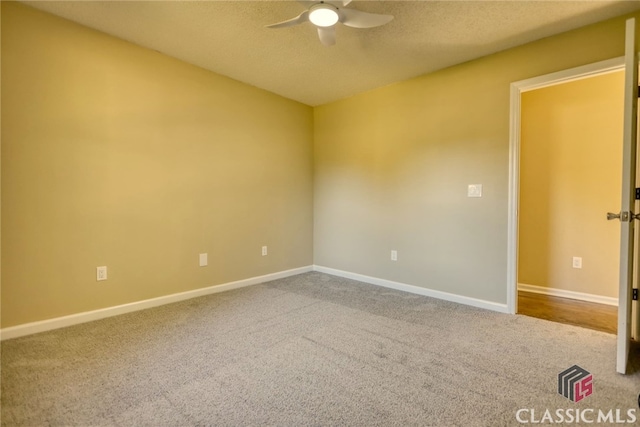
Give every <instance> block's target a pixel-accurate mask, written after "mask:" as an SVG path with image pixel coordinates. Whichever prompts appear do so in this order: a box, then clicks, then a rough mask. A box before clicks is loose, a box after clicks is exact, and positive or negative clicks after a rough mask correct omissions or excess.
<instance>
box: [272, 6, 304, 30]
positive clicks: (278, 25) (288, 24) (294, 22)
mask: <svg viewBox="0 0 640 427" xmlns="http://www.w3.org/2000/svg"><path fill="white" fill-rule="evenodd" d="M308 20H309V11H308V10H305V11H304V12H302V13H301V14H300V15H298V16H296V17H295V18H291V19H288V20H286V21H282V22H278V23H276V24H271V25H267V28H284V27H292V26H294V25H298V24H302V23H303V22H307V21H308Z"/></svg>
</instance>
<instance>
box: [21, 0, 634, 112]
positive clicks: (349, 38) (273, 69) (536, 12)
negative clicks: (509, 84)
mask: <svg viewBox="0 0 640 427" xmlns="http://www.w3.org/2000/svg"><path fill="white" fill-rule="evenodd" d="M24 3H26V4H29V5H31V6H33V7H35V8H38V9H41V10H44V11H47V12H50V13H53V14H55V15H59V16H62V17H64V18H67V19H70V20H72V21H76V22H78V23H80V24H83V25H86V26H88V27H91V28H95V29H97V30H100V31H103V32H105V33H108V34H111V35H114V36H116V37H119V38H122V39H125V40H128V41H130V42H133V43H135V44H138V45H140V46H144V47H147V48H150V49H153V50H157V51H159V52H162V53H165V54H167V55H170V56H173V57H175V58H179V59H181V60H183V61H186V62H189V63H191V64H195V65H198V66H200V67H203V68H206V69H209V70H211V71H214V72H216V73H219V74H222V75H225V76H228V77H231V78H233V79H236V80H239V81H242V82H245V83H248V84H251V85H253V86H257V87H259V88H262V89H266V90H268V91H271V92H274V93H277V94H279V95H282V96H284V97H287V98H291V99H294V100H297V101H300V102H302V103H305V104H308V105H312V106H315V105H320V104H324V103H327V102H331V101H334V100H337V99H341V98H345V97H348V96H351V95H354V94H356V93H360V92H364V91H367V90H370V89H373V88H376V87H380V86H385V85H388V84H391V83H394V82H398V81H402V80H406V79H408V78H411V77H415V76H418V75H421V74H425V73H428V72H431V71H435V70H438V69H442V68H445V67H448V66H451V65H454V64H458V63H461V62H465V61H469V60H471V59H474V58H478V57H481V56H485V55H488V54H491V53H494V52H498V51H501V50H504V49H508V48H510V47H513V46H517V45H521V44H524V43H527V42H530V41H533V40H537V39H540V38H543V37H547V36H550V35H553V34H557V33H560V32H564V31H568V30H571V29H574V28H578V27H581V26H584V25H587V24H591V23H594V22H598V21H601V20H604V19H608V18H611V17H614V16H619V15H622V14H625V13H628V12H632V11H635V10H640V2H638V1H525V0H522V1H497V2H493V1H491V2H490V1H479V0H476V1H353V2H352V3H351V4H350V5H349V6H348V7H349V8H354V9H360V10H364V11H367V12H374V13H384V14H391V15H394V16H395V19H394V20H393V21H391V22H390V23H389V24H387V25H385V26H382V27H378V28H372V29H355V28H349V27H344V26H341V25H339V26H338V29H337V44H336V45H334V46H330V47H326V46H323V45H322V44H320V42H319V41H318V38H317V34H316V31H315V28H314V27H313V25H312V24H310V23H305V24H302V25H298V26H295V27H290V28H282V29H268V28H265V25H267V24H271V23H274V22H279V21H283V20H285V19H288V18H291V17H294V16H296V15H298V14H299V13H300V12H302V11H303V10H304V6H303V5H302V4H301V3H300V2H295V1H269V0H263V1H73V2H71V1H62V2H58V1H44V2H31V1H25V2H24Z"/></svg>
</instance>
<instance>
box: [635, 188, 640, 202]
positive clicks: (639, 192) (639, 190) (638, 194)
mask: <svg viewBox="0 0 640 427" xmlns="http://www.w3.org/2000/svg"><path fill="white" fill-rule="evenodd" d="M636 200H640V188H636Z"/></svg>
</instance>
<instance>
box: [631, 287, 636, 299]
mask: <svg viewBox="0 0 640 427" xmlns="http://www.w3.org/2000/svg"><path fill="white" fill-rule="evenodd" d="M631 299H632V300H634V301H638V288H633V289H632V293H631Z"/></svg>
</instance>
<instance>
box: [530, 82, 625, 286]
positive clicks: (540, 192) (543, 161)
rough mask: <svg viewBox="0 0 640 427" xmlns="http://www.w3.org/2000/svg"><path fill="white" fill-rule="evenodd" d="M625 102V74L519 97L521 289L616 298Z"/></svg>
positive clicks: (561, 86)
mask: <svg viewBox="0 0 640 427" xmlns="http://www.w3.org/2000/svg"><path fill="white" fill-rule="evenodd" d="M623 102H624V72H617V73H611V74H606V75H602V76H598V77H593V78H590V79H584V80H578V81H574V82H571V83H567V84H562V85H558V86H552V87H548V88H544V89H539V90H535V91H531V92H527V93H524V94H523V95H522V115H521V117H522V128H521V129H522V130H521V132H522V133H521V138H522V144H521V157H520V158H521V160H520V174H521V175H520V235H519V237H520V246H519V265H518V276H519V277H518V281H519V282H520V283H525V284H529V285H536V286H543V287H550V288H556V289H562V290H568V291H576V292H585V293H589V294H594V295H602V296H608V297H617V296H618V268H619V253H620V227H619V225H618V223H617V222H616V223H613V222H607V220H606V218H605V214H606V212H607V211H611V210H616V209H617V208H618V207H619V206H620V194H621V191H622V189H621V185H620V177H621V176H622V117H623ZM574 256H579V257H582V263H583V265H582V269H575V268H573V267H572V257H574Z"/></svg>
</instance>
